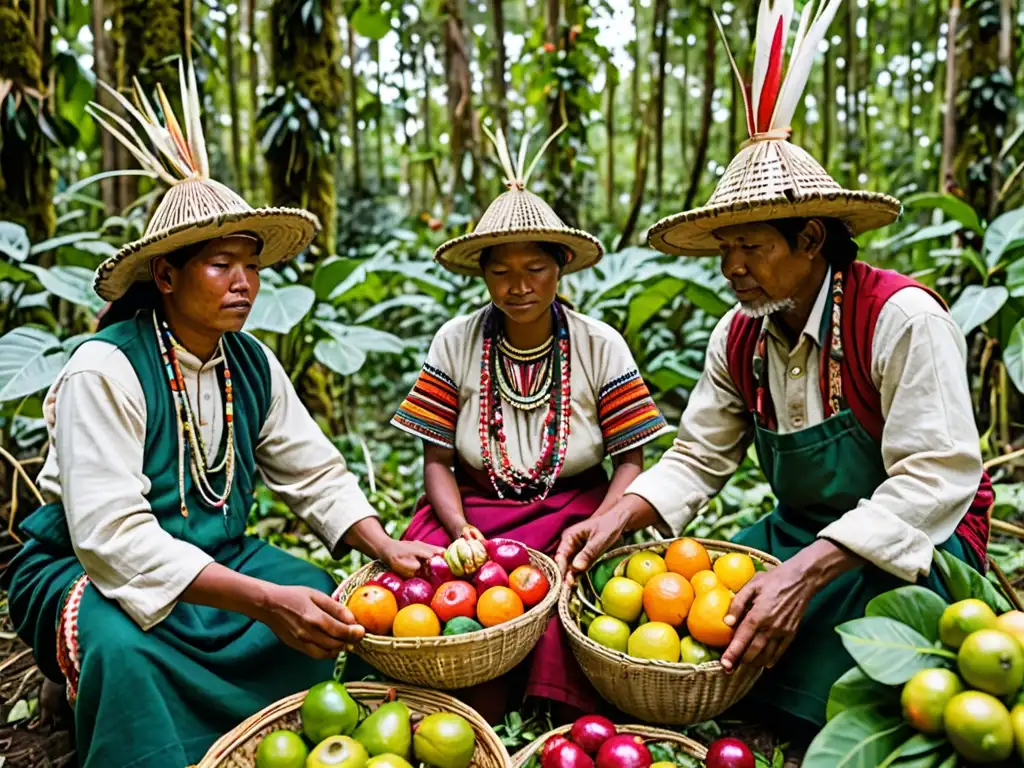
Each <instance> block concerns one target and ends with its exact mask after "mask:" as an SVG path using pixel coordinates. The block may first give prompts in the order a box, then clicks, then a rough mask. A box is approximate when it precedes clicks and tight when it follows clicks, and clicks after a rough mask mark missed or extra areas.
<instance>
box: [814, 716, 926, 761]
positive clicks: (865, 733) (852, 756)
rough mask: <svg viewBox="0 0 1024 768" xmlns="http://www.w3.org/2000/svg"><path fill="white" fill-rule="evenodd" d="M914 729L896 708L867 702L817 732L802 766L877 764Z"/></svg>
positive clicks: (831, 721)
mask: <svg viewBox="0 0 1024 768" xmlns="http://www.w3.org/2000/svg"><path fill="white" fill-rule="evenodd" d="M913 733H914V731H913V729H912V728H911V727H910V726H909V725H907V724H906V723H904V722H903V719H902V718H901V717H900V715H899V713H898V712H889V711H888V710H886V709H882V708H879V707H875V706H873V705H867V706H863V707H855V708H854V709H848V710H846V711H845V712H842V713H840V714H839V715H837V716H836V717H835V718H833V719H832V720H830V721H829V722H828V724H827V725H826V726H825V727H824V728H823V729H822V730H821V731H820V732H819V733H818V735H817V736H816V737H815V739H814V741H812V742H811V746H810V747H809V748H808V750H807V754H806V755H805V756H804V759H803V763H802V765H803V767H804V768H878V766H879V765H880V764H881V763H882V761H883V760H885V759H886V758H887V757H888V756H889V755H890V754H892V751H893V750H894V749H896V748H897V747H899V745H900V744H902V743H903V742H904V741H906V740H907V739H908V738H910V736H912V735H913Z"/></svg>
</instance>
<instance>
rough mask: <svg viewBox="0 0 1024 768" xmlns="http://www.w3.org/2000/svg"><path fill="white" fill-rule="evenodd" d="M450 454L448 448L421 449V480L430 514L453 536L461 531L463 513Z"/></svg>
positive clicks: (432, 447) (464, 516)
mask: <svg viewBox="0 0 1024 768" xmlns="http://www.w3.org/2000/svg"><path fill="white" fill-rule="evenodd" d="M453 458H454V456H453V454H452V452H451V451H445V450H441V449H437V448H436V446H431V447H428V448H427V450H426V451H425V452H424V462H423V484H424V486H425V488H424V490H425V491H426V495H427V501H429V502H430V506H432V507H433V508H434V514H435V515H437V519H438V520H440V521H441V525H443V526H444V529H445V531H447V532H448V536H449V537H450V538H452V539H453V540H454V539H457V538H458V537H459V536H460V535H461V534H462V529H463V527H464V526H465V525H466V514H465V512H464V511H463V509H462V494H461V493H460V492H459V483H458V481H457V480H456V479H455V473H454V472H453V471H452V469H451V465H452V459H453Z"/></svg>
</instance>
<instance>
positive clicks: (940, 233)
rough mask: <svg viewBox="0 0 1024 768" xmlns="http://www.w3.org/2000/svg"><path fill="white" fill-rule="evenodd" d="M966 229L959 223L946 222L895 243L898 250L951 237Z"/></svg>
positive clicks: (923, 228)
mask: <svg viewBox="0 0 1024 768" xmlns="http://www.w3.org/2000/svg"><path fill="white" fill-rule="evenodd" d="M963 228H964V225H963V224H961V223H960V222H959V221H945V222H943V223H942V224H935V225H934V226H931V227H922V228H921V229H919V230H917V231H916V232H914V234H912V235H911V236H910V237H908V238H906V239H905V240H900V241H899V242H897V243H895V244H894V245H896V247H897V248H906V247H907V246H908V245H915V244H917V243H923V242H925V241H927V240H936V239H938V238H940V237H949V236H950V235H954V234H956V233H957V232H959V231H960V230H961V229H963Z"/></svg>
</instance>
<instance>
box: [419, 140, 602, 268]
mask: <svg viewBox="0 0 1024 768" xmlns="http://www.w3.org/2000/svg"><path fill="white" fill-rule="evenodd" d="M565 127H566V126H565V125H563V126H562V127H561V128H559V129H558V130H557V131H556V132H555V133H554V134H552V135H551V137H550V138H548V140H547V141H546V142H545V143H544V146H543V147H541V149H540V152H538V153H537V156H536V157H534V159H533V162H532V163H530V167H529V169H527V170H526V171H525V172H524V165H525V161H526V150H527V146H528V143H529V140H530V137H529V135H527V136H526V137H525V138H524V139H523V146H522V147H521V148H520V151H519V162H518V165H517V166H513V164H512V156H511V154H510V153H509V150H508V144H507V143H506V141H505V136H504V134H503V133H502V132H501V129H500V128H499V129H498V135H497V137H495V136H494V134H492V133H491V132H490V131H489V130H488V129H487V127H486V126H483V129H484V132H485V133H486V134H487V136H488V138H489V139H490V140H491V142H492V143H493V144H494V146H495V149H497V151H498V157H499V158H500V160H501V164H502V168H503V170H504V171H505V186H507V187H508V192H505V193H503V194H501V195H499V196H498V198H497V199H496V200H495V201H494V202H493V203H491V204H490V205H489V206H488V208H487V210H486V211H485V212H484V215H483V216H481V217H480V221H479V223H477V225H476V228H475V229H474V230H473V232H471V233H470V234H468V235H462V236H461V237H457V238H455V239H454V240H449V241H448V242H447V243H445V244H444V245H442V246H441V247H440V248H438V249H437V250H436V251H435V252H434V261H436V262H438V263H439V264H440V265H441V266H443V267H444V268H445V269H447V270H448V271H450V272H455V273H456V274H459V275H471V276H476V277H479V276H480V275H482V274H483V271H482V270H481V269H480V253H481V251H483V249H485V248H489V247H491V246H495V245H502V244H504V243H523V242H548V243H556V244H558V245H563V246H565V248H566V250H567V252H568V256H569V258H568V261H567V262H566V264H565V266H564V267H563V269H562V272H563V274H567V273H569V272H579V271H580V270H581V269H586V268H587V267H592V266H594V265H595V264H597V262H599V261H600V260H601V257H602V256H604V246H602V245H601V241H600V240H598V239H597V238H596V237H594V236H593V235H591V234H588V233H587V232H584V231H582V230H579V229H573V228H572V227H567V226H566V225H565V223H564V222H563V221H562V220H561V219H560V218H559V217H558V214H556V213H555V212H554V211H553V210H552V209H551V206H550V205H548V204H547V203H545V202H544V201H543V200H541V199H540V198H539V197H537V195H535V194H533V193H532V192H530V191H529V190H528V189H527V188H526V185H527V183H528V181H529V179H530V176H531V175H532V173H533V169H534V168H535V167H536V166H537V161H538V160H539V159H540V157H541V155H543V154H544V150H546V149H547V148H548V146H549V145H550V144H551V142H552V141H553V140H554V139H555V138H556V137H557V136H558V134H560V133H561V132H562V131H563V130H565Z"/></svg>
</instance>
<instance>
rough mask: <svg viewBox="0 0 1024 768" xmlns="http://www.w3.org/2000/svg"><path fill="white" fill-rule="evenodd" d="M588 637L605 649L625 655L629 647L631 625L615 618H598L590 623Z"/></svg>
mask: <svg viewBox="0 0 1024 768" xmlns="http://www.w3.org/2000/svg"><path fill="white" fill-rule="evenodd" d="M587 637H589V638H590V639H591V640H593V641H594V642H595V643H597V644H598V645H603V646H604V647H605V648H611V649H612V650H613V651H619V652H621V653H625V652H626V650H627V648H628V647H629V624H627V623H626V622H624V621H621V620H620V619H616V618H615V617H614V616H598V617H597V618H596V619H594V620H593V621H592V622H590V628H589V629H588V630H587Z"/></svg>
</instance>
